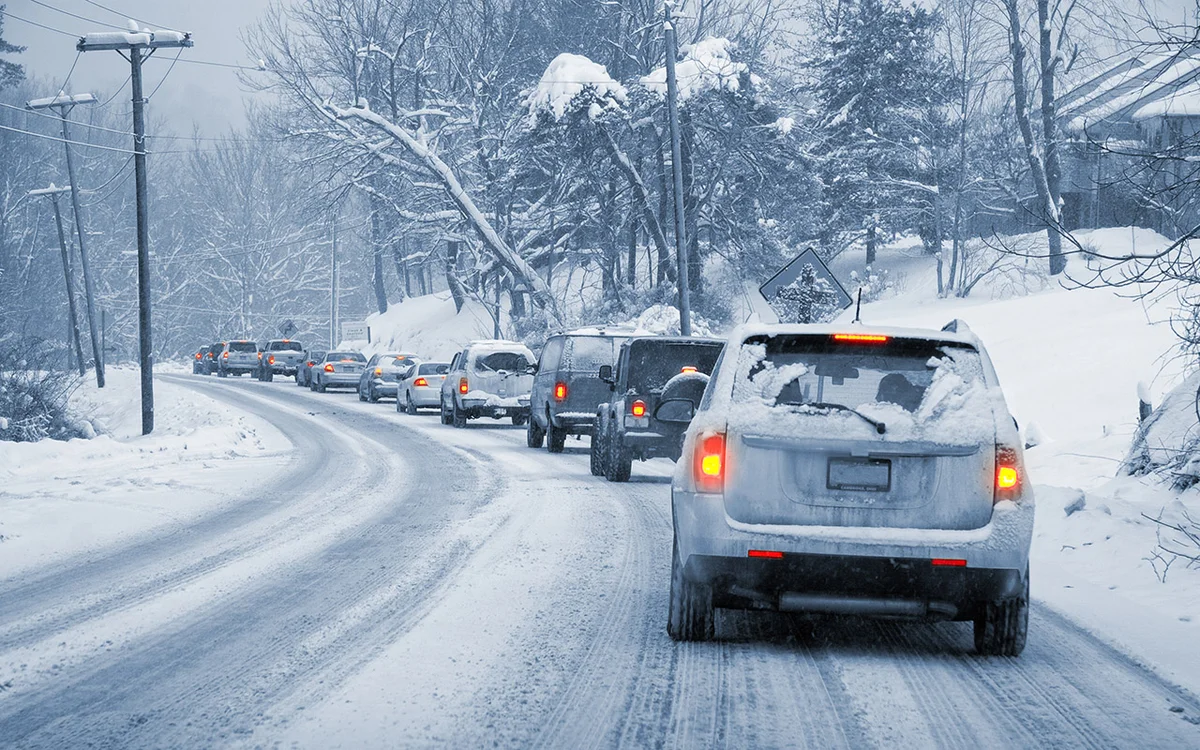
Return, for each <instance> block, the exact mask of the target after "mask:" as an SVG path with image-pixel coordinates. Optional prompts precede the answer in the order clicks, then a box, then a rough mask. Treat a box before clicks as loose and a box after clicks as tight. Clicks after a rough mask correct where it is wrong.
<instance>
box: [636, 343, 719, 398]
mask: <svg viewBox="0 0 1200 750" xmlns="http://www.w3.org/2000/svg"><path fill="white" fill-rule="evenodd" d="M723 346H724V345H723V344H722V343H721V342H719V341H712V342H709V341H696V342H690V341H678V342H663V341H654V340H652V339H649V340H645V341H635V342H634V343H633V344H631V345H630V349H629V367H628V369H629V372H628V373H627V374H626V377H625V382H626V385H627V386H628V387H629V388H633V389H635V390H637V391H639V392H646V391H650V390H652V389H655V388H662V387H663V386H664V385H666V383H667V381H668V380H670V379H671V378H673V377H675V376H676V375H678V374H679V373H681V372H683V370H684V368H689V371H690V368H693V367H694V368H696V372H702V373H704V374H705V375H711V374H712V370H713V365H714V364H716V362H717V357H719V356H720V355H721V348H722V347H723Z"/></svg>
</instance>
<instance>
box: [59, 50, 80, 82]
mask: <svg viewBox="0 0 1200 750" xmlns="http://www.w3.org/2000/svg"><path fill="white" fill-rule="evenodd" d="M82 55H83V53H82V52H76V53H75V59H74V60H73V61H72V62H71V69H70V70H68V71H67V77H66V78H64V79H63V82H62V85H61V86H59V87H58V90H59V91H66V90H67V84H68V83H70V82H71V76H73V75H75V66H76V65H78V64H79V58H80V57H81V56H82Z"/></svg>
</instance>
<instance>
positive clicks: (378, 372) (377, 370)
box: [375, 367, 383, 377]
mask: <svg viewBox="0 0 1200 750" xmlns="http://www.w3.org/2000/svg"><path fill="white" fill-rule="evenodd" d="M381 375H383V368H382V367H376V368H375V377H379V376H381Z"/></svg>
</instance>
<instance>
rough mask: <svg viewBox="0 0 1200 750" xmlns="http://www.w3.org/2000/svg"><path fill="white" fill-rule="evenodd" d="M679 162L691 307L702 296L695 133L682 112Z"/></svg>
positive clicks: (688, 118)
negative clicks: (681, 174) (681, 178)
mask: <svg viewBox="0 0 1200 750" xmlns="http://www.w3.org/2000/svg"><path fill="white" fill-rule="evenodd" d="M681 115H682V116H681V118H680V121H681V122H680V125H681V127H680V130H681V131H682V135H683V137H682V139H681V142H680V146H681V148H680V161H681V162H682V165H681V166H682V167H683V212H684V213H683V215H684V235H685V236H684V239H685V240H686V241H687V244H686V246H685V247H686V252H687V258H686V259H685V260H686V261H687V264H688V289H689V290H690V291H691V293H692V306H693V307H694V306H695V305H696V304H697V303H699V302H700V301H701V297H702V296H703V294H704V273H703V270H704V263H703V261H702V260H701V258H700V196H698V195H696V189H695V187H696V174H695V169H694V167H695V164H694V159H693V155H694V151H695V142H696V130H695V128H694V127H693V126H692V118H691V117H690V116H689V115H688V113H687V111H686V110H684V111H683V112H682V113H681Z"/></svg>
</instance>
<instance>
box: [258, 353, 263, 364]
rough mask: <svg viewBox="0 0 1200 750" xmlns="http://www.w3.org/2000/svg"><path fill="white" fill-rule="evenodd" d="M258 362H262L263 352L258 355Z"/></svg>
mask: <svg viewBox="0 0 1200 750" xmlns="http://www.w3.org/2000/svg"><path fill="white" fill-rule="evenodd" d="M258 361H259V362H261V361H262V352H259V353H258Z"/></svg>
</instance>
